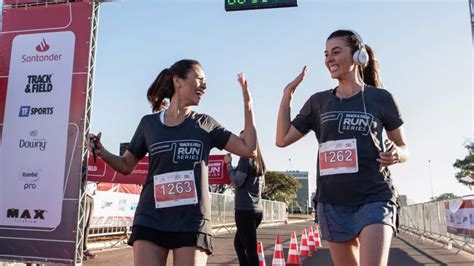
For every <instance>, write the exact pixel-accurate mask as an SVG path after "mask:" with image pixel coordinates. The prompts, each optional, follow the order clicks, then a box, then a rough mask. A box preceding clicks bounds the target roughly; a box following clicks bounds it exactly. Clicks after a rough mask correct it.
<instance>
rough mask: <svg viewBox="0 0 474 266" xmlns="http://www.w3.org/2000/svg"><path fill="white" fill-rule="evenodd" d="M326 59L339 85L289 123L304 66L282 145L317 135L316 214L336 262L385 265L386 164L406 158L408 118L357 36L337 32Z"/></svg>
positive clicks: (389, 227)
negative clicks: (384, 136) (386, 86)
mask: <svg viewBox="0 0 474 266" xmlns="http://www.w3.org/2000/svg"><path fill="white" fill-rule="evenodd" d="M324 53H325V57H326V59H325V65H326V67H327V69H328V70H329V73H330V75H331V78H333V79H336V80H337V81H338V85H337V86H336V87H335V88H333V89H329V90H326V91H322V92H318V93H315V94H314V95H312V96H311V97H310V98H309V99H308V100H307V101H306V103H305V104H304V106H303V107H302V108H301V110H300V112H299V114H298V115H297V116H296V117H295V118H294V119H293V120H292V121H291V120H290V109H291V101H292V98H293V94H294V92H295V90H296V88H297V87H298V85H299V84H300V83H301V81H302V80H303V79H304V77H305V75H306V73H307V68H306V66H305V67H304V68H303V70H302V71H301V73H300V74H299V75H298V76H297V77H296V78H295V79H294V80H293V81H292V82H290V83H289V84H288V85H287V86H286V88H285V90H284V93H283V97H282V100H281V104H280V109H279V112H278V121H277V132H276V145H277V146H278V147H286V146H288V145H290V144H292V143H294V142H296V141H298V140H299V139H301V138H302V137H303V136H304V135H306V134H307V133H308V132H309V131H310V130H313V131H314V132H315V134H316V138H317V139H318V143H319V147H318V164H317V191H316V201H317V212H318V213H317V216H318V218H319V225H320V228H321V234H322V238H323V239H325V240H327V241H328V242H329V248H330V251H331V257H332V260H333V262H334V264H335V265H336V266H337V265H344V266H345V265H387V261H388V253H389V249H390V242H391V238H392V235H393V234H395V233H396V231H397V228H396V223H397V221H396V220H397V208H396V206H397V203H396V192H395V188H394V186H393V183H392V177H391V174H390V171H389V169H388V166H391V165H393V164H396V163H402V162H404V161H406V160H407V157H408V150H407V145H406V143H405V136H404V130H403V126H402V125H403V120H402V119H401V116H400V112H399V110H398V106H397V104H396V103H395V101H394V99H393V97H392V95H391V94H390V93H389V92H388V91H387V90H384V89H382V86H383V85H382V82H381V80H380V74H379V68H378V63H377V59H376V57H375V54H374V52H373V51H372V49H371V48H370V47H369V46H367V45H365V44H364V43H363V41H362V38H361V37H360V36H359V35H358V34H357V33H356V32H354V31H351V30H338V31H335V32H333V33H332V34H331V35H330V36H329V37H328V39H327V40H326V50H325V51H324ZM383 129H385V132H386V135H387V137H388V139H386V140H385V147H383V146H384V145H383V144H382V143H383V141H382V132H383Z"/></svg>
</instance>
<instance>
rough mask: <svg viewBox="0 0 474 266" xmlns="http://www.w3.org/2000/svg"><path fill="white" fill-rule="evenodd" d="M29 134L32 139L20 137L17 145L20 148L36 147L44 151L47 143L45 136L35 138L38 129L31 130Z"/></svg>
mask: <svg viewBox="0 0 474 266" xmlns="http://www.w3.org/2000/svg"><path fill="white" fill-rule="evenodd" d="M30 136H31V137H33V139H20V142H19V144H18V147H19V148H20V149H38V150H40V151H44V150H45V149H46V144H47V143H48V142H47V141H46V139H45V138H35V137H36V136H38V130H31V131H30Z"/></svg>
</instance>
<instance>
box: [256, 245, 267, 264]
mask: <svg viewBox="0 0 474 266" xmlns="http://www.w3.org/2000/svg"><path fill="white" fill-rule="evenodd" d="M257 254H258V266H266V264H265V255H263V247H262V242H261V241H257Z"/></svg>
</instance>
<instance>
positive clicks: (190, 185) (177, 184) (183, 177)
mask: <svg viewBox="0 0 474 266" xmlns="http://www.w3.org/2000/svg"><path fill="white" fill-rule="evenodd" d="M153 185H154V188H155V208H157V209H159V208H167V207H174V206H182V205H190V204H196V203H198V199H197V193H196V181H195V180H194V171H193V170H188V171H178V172H171V173H166V174H161V175H155V176H153Z"/></svg>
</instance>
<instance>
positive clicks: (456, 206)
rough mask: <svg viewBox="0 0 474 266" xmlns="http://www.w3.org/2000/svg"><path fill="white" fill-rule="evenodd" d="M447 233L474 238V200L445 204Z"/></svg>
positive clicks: (452, 201)
mask: <svg viewBox="0 0 474 266" xmlns="http://www.w3.org/2000/svg"><path fill="white" fill-rule="evenodd" d="M445 207H446V223H447V226H448V233H451V234H455V235H460V236H467V237H471V238H474V199H467V200H463V199H459V200H450V201H448V202H446V203H445Z"/></svg>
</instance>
